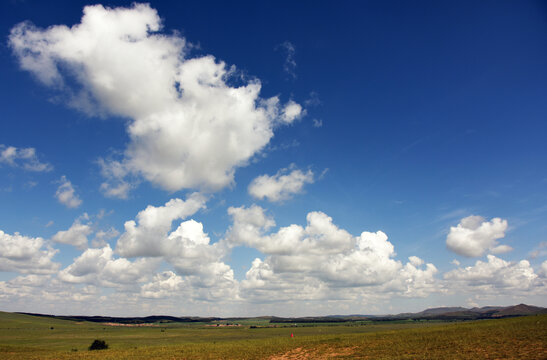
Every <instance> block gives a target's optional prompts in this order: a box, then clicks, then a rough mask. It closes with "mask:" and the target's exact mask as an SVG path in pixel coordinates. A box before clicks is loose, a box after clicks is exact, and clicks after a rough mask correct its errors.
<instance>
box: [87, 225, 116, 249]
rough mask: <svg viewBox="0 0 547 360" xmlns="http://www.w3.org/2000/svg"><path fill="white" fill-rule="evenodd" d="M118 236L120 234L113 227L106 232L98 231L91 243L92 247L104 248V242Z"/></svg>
mask: <svg viewBox="0 0 547 360" xmlns="http://www.w3.org/2000/svg"><path fill="white" fill-rule="evenodd" d="M118 235H120V232H119V231H118V230H116V229H114V228H113V227H111V228H110V229H108V230H106V231H105V230H99V231H97V232H96V233H95V238H94V239H93V241H92V242H91V245H92V246H93V247H105V246H106V241H107V240H110V239H113V238H115V237H116V236H118Z"/></svg>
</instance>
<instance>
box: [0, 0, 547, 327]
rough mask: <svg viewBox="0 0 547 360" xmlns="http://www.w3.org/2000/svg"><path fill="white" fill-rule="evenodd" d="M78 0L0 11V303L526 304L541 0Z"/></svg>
mask: <svg viewBox="0 0 547 360" xmlns="http://www.w3.org/2000/svg"><path fill="white" fill-rule="evenodd" d="M87 5H93V4H92V3H88V2H81V1H70V2H64V1H50V2H47V3H46V2H40V1H31V0H26V1H5V2H3V3H2V5H1V8H0V14H1V15H0V25H1V28H0V32H1V34H3V35H2V38H3V41H2V44H1V46H0V62H1V67H0V69H1V70H0V71H1V72H2V79H3V81H2V82H1V83H0V91H1V93H2V96H1V97H0V102H1V103H0V104H1V106H2V109H3V115H2V121H1V122H0V231H1V232H0V250H1V251H0V264H2V265H1V267H0V307H1V308H2V309H3V310H7V311H32V312H48V313H56V314H61V313H71V314H87V313H93V314H109V315H114V314H118V315H144V314H152V313H154V314H158V313H164V314H173V315H182V314H192V315H222V316H229V315H264V314H275V315H301V316H304V315H316V314H334V313H336V314H344V313H392V312H403V311H418V310H422V309H423V308H426V307H431V306H443V305H462V306H483V305H509V304H515V303H519V302H526V303H531V304H535V305H541V306H546V305H547V303H545V298H546V297H545V295H546V290H547V287H546V284H547V260H546V255H547V235H546V234H547V225H546V224H547V221H546V220H547V166H546V165H547V164H546V159H547V156H546V155H547V145H546V143H547V142H546V141H545V140H544V138H545V134H547V123H546V122H545V114H546V113H547V101H546V100H547V99H546V94H547V91H546V90H547V89H546V84H547V67H546V66H545V64H546V63H547V46H546V44H545V37H546V35H547V21H546V20H547V8H546V5H545V3H544V2H540V1H538V2H534V1H521V2H510V1H507V2H503V1H485V2H481V3H476V2H461V1H457V2H456V1H455V2H428V1H423V2H414V3H408V2H397V1H390V2H362V3H361V4H356V3H352V2H337V3H331V2H318V1H314V2H298V3H296V4H295V3H293V2H261V3H255V2H236V3H231V4H228V3H225V2H210V3H207V4H204V3H202V2H195V3H190V2H177V3H176V4H173V3H172V2H167V1H165V2H164V1H153V2H150V4H149V5H145V4H136V5H133V4H132V3H130V2H116V1H111V2H108V3H103V4H102V5H95V6H91V7H88V8H87V10H85V13H84V7H85V6H87ZM256 259H258V260H256ZM37 299H38V300H37ZM97 302H98V303H100V307H99V308H97V307H93V309H90V306H89V304H97Z"/></svg>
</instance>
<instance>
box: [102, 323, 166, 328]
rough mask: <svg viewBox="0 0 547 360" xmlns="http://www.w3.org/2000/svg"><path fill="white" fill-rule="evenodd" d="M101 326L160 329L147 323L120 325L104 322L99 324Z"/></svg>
mask: <svg viewBox="0 0 547 360" xmlns="http://www.w3.org/2000/svg"><path fill="white" fill-rule="evenodd" d="M101 324H103V325H107V326H126V327H160V325H156V324H149V323H143V324H122V323H114V322H105V323H101Z"/></svg>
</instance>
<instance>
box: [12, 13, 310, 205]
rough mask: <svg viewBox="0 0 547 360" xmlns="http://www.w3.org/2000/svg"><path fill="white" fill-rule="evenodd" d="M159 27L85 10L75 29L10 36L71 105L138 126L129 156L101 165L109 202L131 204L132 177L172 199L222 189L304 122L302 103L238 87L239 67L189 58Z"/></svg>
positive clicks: (155, 21) (143, 19)
mask: <svg viewBox="0 0 547 360" xmlns="http://www.w3.org/2000/svg"><path fill="white" fill-rule="evenodd" d="M161 28H162V24H161V19H160V17H159V16H158V14H157V12H156V10H154V9H152V8H151V7H150V6H149V5H147V4H134V5H133V6H132V7H130V8H114V9H112V8H105V7H103V6H101V5H95V6H87V7H85V8H84V14H83V17H82V19H81V22H80V23H79V24H76V25H74V26H72V27H67V26H62V25H59V26H52V27H49V28H47V29H39V28H37V27H35V26H34V25H32V24H31V23H29V22H23V23H21V24H19V25H17V26H15V27H14V28H13V29H12V30H11V34H10V37H9V42H10V46H11V48H12V49H13V51H14V53H15V54H16V56H17V57H18V59H19V62H20V65H21V67H22V68H23V69H25V70H27V71H30V72H31V73H33V74H34V75H36V77H37V78H38V79H39V80H40V81H41V82H42V83H44V84H45V85H47V86H51V87H54V88H57V89H59V90H60V91H62V92H63V93H64V94H65V95H66V96H68V102H69V104H70V105H71V106H73V107H75V108H77V109H79V110H82V111H84V112H87V113H91V114H96V115H97V114H98V115H101V114H114V115H118V116H122V117H126V118H128V119H130V122H129V123H128V126H127V132H128V135H129V138H130V142H129V144H127V147H126V149H125V151H124V153H123V157H122V158H121V159H118V160H114V159H108V160H102V162H101V163H102V168H103V174H104V175H105V178H106V181H105V183H104V184H103V185H102V190H103V191H104V192H105V194H106V195H108V196H115V197H116V196H117V197H122V198H123V197H127V193H128V191H129V190H130V189H131V187H132V184H131V183H130V182H128V180H127V177H128V176H131V175H137V176H142V177H144V178H145V179H146V180H148V181H150V182H152V183H153V184H155V185H157V186H159V187H161V188H163V189H166V190H169V191H176V190H180V189H184V188H200V189H204V190H213V191H214V190H218V189H220V188H223V187H225V186H227V185H229V184H231V183H232V182H233V178H234V171H235V169H236V168H237V167H240V166H244V165H245V164H246V163H247V162H248V161H249V159H250V158H251V157H252V156H253V155H254V154H256V153H257V152H259V151H260V150H261V149H263V148H264V146H265V145H266V144H267V143H268V142H269V141H270V139H271V138H272V136H273V131H274V128H275V127H276V126H279V125H280V124H288V123H291V122H293V121H294V120H295V119H297V118H299V117H300V116H302V114H303V109H302V107H301V105H299V104H297V103H295V102H294V101H289V102H288V103H286V104H282V103H281V101H280V100H279V98H278V97H272V98H267V99H264V98H261V97H260V96H259V93H260V89H261V84H260V81H259V80H258V79H250V80H247V79H242V78H238V73H237V71H236V69H235V67H234V66H231V67H230V66H227V65H226V64H225V63H224V62H222V61H218V60H216V59H215V58H214V57H213V56H211V55H206V56H200V57H189V46H188V44H187V41H186V39H185V38H183V37H181V36H180V35H178V34H163V33H161V32H160V30H161ZM237 82H239V83H242V84H241V85H239V86H235V85H231V84H233V83H237Z"/></svg>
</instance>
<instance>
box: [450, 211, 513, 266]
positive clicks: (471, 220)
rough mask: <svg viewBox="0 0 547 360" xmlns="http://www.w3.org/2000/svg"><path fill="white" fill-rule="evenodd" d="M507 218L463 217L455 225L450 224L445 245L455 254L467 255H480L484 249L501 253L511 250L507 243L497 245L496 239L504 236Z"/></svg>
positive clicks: (493, 252)
mask: <svg viewBox="0 0 547 360" xmlns="http://www.w3.org/2000/svg"><path fill="white" fill-rule="evenodd" d="M506 230H507V220H503V219H500V218H493V219H492V220H490V221H487V220H486V219H485V218H483V217H482V216H475V215H471V216H468V217H466V218H463V219H462V220H461V221H460V223H459V224H458V225H457V226H451V227H450V232H449V233H448V237H447V238H446V246H447V247H448V249H450V250H452V251H454V252H455V253H457V254H460V255H463V256H467V257H478V256H482V255H483V254H484V253H485V252H486V251H489V252H490V253H492V254H501V253H505V252H508V251H511V250H512V248H511V247H510V246H508V245H499V244H498V242H497V240H498V239H501V238H503V237H504V236H505V231H506Z"/></svg>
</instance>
